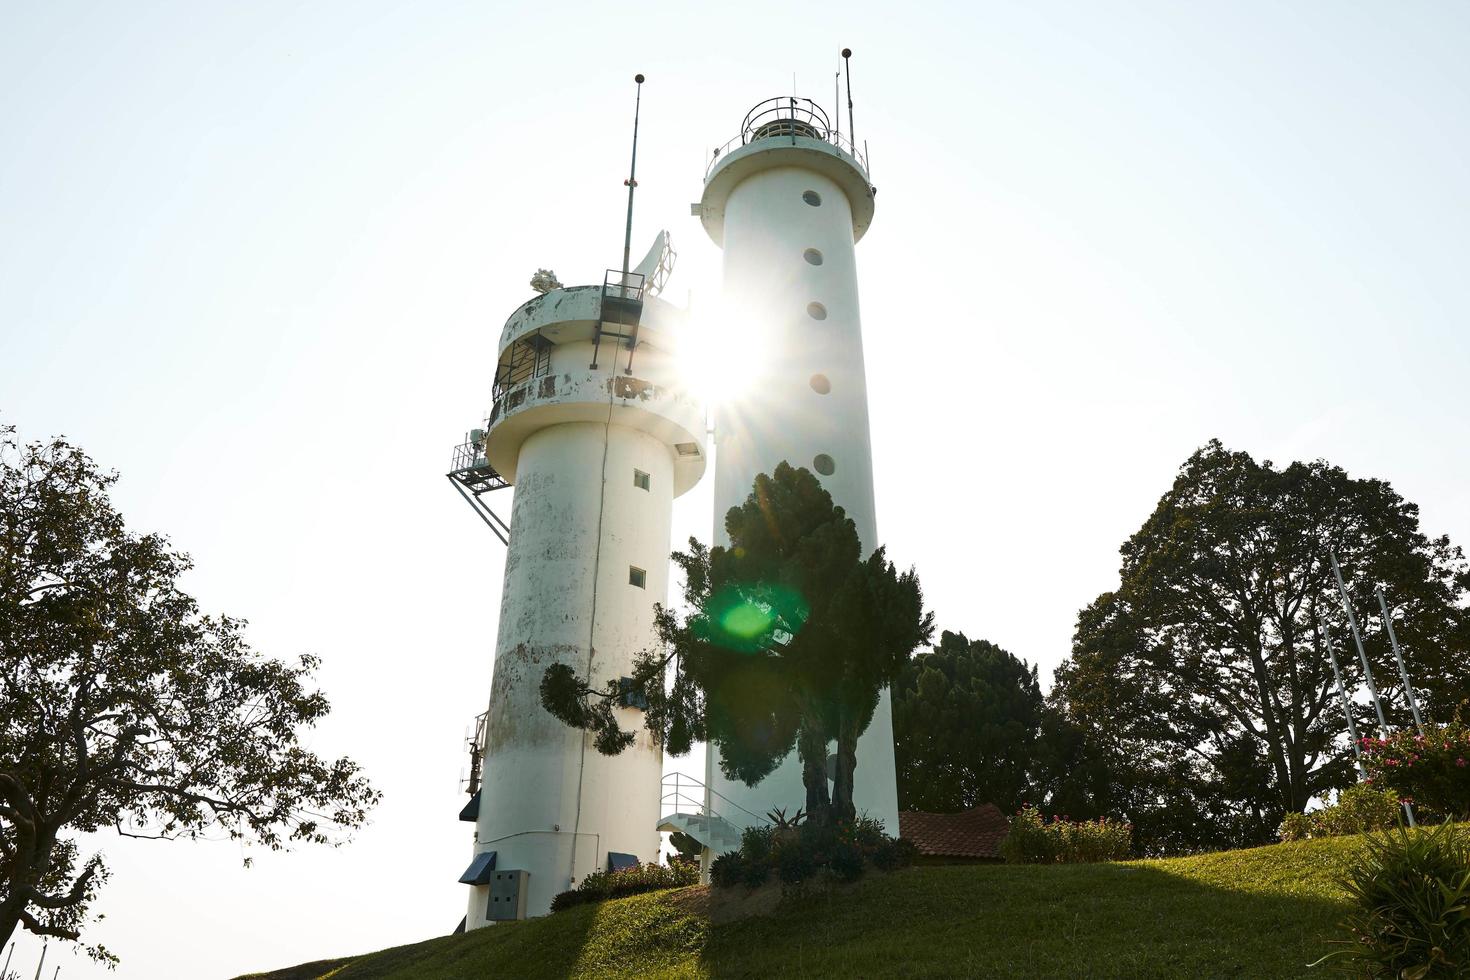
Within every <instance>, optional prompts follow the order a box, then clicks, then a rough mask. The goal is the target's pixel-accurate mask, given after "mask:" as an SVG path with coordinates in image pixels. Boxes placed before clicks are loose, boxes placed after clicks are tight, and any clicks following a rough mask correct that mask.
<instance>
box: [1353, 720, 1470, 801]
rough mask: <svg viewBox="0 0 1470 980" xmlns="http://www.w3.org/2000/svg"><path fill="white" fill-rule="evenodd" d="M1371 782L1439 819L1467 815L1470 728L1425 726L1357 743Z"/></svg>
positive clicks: (1458, 724)
mask: <svg viewBox="0 0 1470 980" xmlns="http://www.w3.org/2000/svg"><path fill="white" fill-rule="evenodd" d="M1361 744H1362V747H1363V761H1364V762H1365V763H1366V764H1367V767H1368V775H1369V777H1370V780H1371V782H1372V784H1373V785H1374V786H1376V787H1379V788H1382V789H1388V790H1392V791H1393V792H1394V793H1397V794H1398V796H1399V798H1400V799H1403V800H1407V801H1409V802H1411V803H1413V804H1415V805H1416V806H1422V807H1425V808H1426V809H1429V810H1431V811H1433V812H1434V813H1437V814H1439V815H1441V816H1444V817H1464V816H1470V726H1467V725H1466V724H1465V723H1464V722H1462V721H1458V720H1457V721H1453V722H1450V723H1449V724H1448V725H1434V726H1429V727H1428V728H1427V729H1426V731H1425V734H1423V735H1420V734H1418V733H1416V732H1412V731H1401V732H1395V733H1394V734H1392V735H1390V736H1389V737H1388V738H1365V739H1362V740H1361Z"/></svg>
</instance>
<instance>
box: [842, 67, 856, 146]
mask: <svg viewBox="0 0 1470 980" xmlns="http://www.w3.org/2000/svg"><path fill="white" fill-rule="evenodd" d="M850 58H852V48H843V49H842V66H843V68H844V69H845V74H846V75H847V138H848V139H850V140H852V152H853V153H857V127H856V126H854V125H853V124H852V62H851V61H850V60H849V59H850Z"/></svg>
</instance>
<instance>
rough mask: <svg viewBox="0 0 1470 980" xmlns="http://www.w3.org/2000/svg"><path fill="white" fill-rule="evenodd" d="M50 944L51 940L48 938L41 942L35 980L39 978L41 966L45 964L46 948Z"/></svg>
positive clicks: (39, 979)
mask: <svg viewBox="0 0 1470 980" xmlns="http://www.w3.org/2000/svg"><path fill="white" fill-rule="evenodd" d="M50 945H51V940H49V939H48V940H46V941H45V942H44V943H42V944H41V961H40V962H39V963H37V964H36V976H35V980H41V967H43V966H45V965H46V949H47V947H49V946H50Z"/></svg>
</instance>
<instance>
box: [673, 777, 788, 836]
mask: <svg viewBox="0 0 1470 980" xmlns="http://www.w3.org/2000/svg"><path fill="white" fill-rule="evenodd" d="M706 801H708V802H706ZM715 801H718V802H719V804H720V807H719V808H718V809H717V808H716V807H715V805H714V804H715ZM674 813H702V814H705V815H706V816H711V817H718V818H720V819H722V820H725V821H727V822H728V823H731V824H733V825H735V826H737V827H740V828H742V829H743V828H745V827H754V826H757V825H759V824H766V823H770V821H769V820H767V819H766V818H765V817H762V816H760V815H759V814H757V813H752V812H751V811H749V810H747V809H746V808H745V807H743V806H741V805H740V804H739V803H736V802H735V801H734V800H732V799H730V798H729V797H727V796H724V795H722V794H721V793H719V792H718V791H716V790H714V789H712V788H711V787H709V786H706V785H705V784H704V783H703V782H701V781H700V780H698V779H695V778H694V777H693V776H690V775H688V774H687V773H681V772H671V773H669V774H668V775H667V776H665V777H664V778H663V796H661V797H660V798H659V816H660V817H667V816H669V815H671V814H674Z"/></svg>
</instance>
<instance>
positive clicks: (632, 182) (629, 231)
mask: <svg viewBox="0 0 1470 980" xmlns="http://www.w3.org/2000/svg"><path fill="white" fill-rule="evenodd" d="M633 81H635V82H637V83H638V94H637V95H635V96H634V98H633V161H632V162H631V163H629V164H628V179H627V180H625V181H623V183H624V184H627V185H628V227H627V228H626V229H625V230H624V232H623V284H622V291H621V293H620V295H621V296H624V297H626V296H627V295H628V253H629V252H630V251H631V250H632V248H633V192H634V191H636V190H637V189H638V180H637V173H638V113H639V112H640V111H641V110H642V108H643V76H642V75H641V74H638V75H634V76H633Z"/></svg>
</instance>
